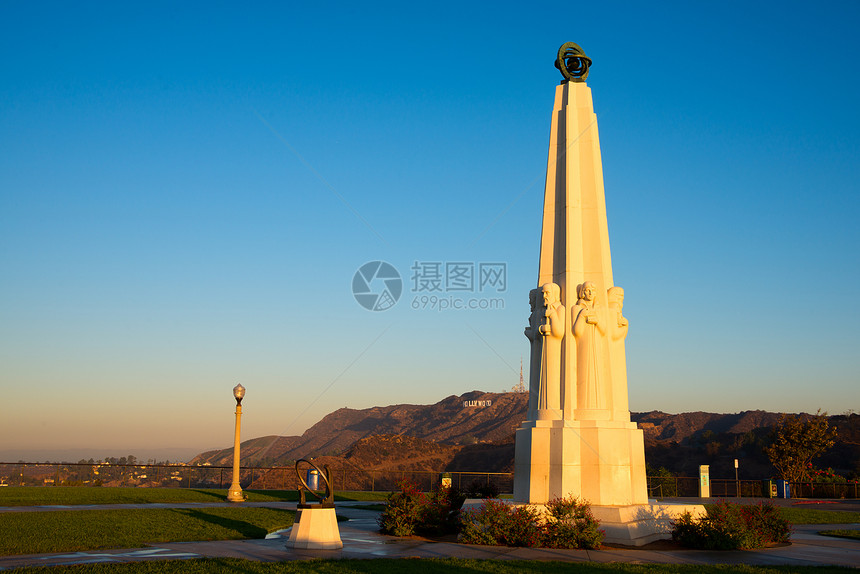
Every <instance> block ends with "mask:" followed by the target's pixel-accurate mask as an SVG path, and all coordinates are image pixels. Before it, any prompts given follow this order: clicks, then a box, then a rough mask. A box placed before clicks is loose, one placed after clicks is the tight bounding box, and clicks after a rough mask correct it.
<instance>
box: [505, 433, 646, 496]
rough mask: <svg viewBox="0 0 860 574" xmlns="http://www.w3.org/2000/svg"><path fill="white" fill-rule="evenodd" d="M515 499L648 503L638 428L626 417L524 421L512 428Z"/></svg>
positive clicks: (642, 452)
mask: <svg viewBox="0 0 860 574" xmlns="http://www.w3.org/2000/svg"><path fill="white" fill-rule="evenodd" d="M514 452H515V455H514V500H515V501H517V502H518V503H523V504H544V503H546V502H549V501H550V500H553V499H555V498H564V497H566V496H571V495H573V496H577V497H580V498H582V499H584V500H586V501H588V502H589V503H590V504H592V505H593V506H629V505H641V504H647V503H648V487H647V484H646V480H645V444H644V437H643V434H642V431H641V430H640V429H638V428H637V427H636V423H633V422H629V421H613V420H591V421H576V420H574V421H567V420H537V421H526V422H524V423H523V424H522V426H521V427H520V428H519V429H517V432H516V448H515V451H514Z"/></svg>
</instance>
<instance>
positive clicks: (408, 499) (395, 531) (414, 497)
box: [378, 480, 427, 536]
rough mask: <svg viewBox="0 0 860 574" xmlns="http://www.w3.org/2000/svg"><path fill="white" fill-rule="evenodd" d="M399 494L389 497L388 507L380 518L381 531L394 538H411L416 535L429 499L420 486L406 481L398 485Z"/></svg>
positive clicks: (392, 494)
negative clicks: (416, 529)
mask: <svg viewBox="0 0 860 574" xmlns="http://www.w3.org/2000/svg"><path fill="white" fill-rule="evenodd" d="M397 488H398V489H399V491H398V492H392V493H391V494H389V495H388V505H387V506H386V507H385V510H384V511H382V514H380V516H379V518H378V523H379V530H380V531H381V532H382V533H383V534H391V535H393V536H411V535H412V534H414V533H415V528H416V526H418V524H419V522H420V520H421V517H422V514H423V513H424V508H425V507H426V506H427V498H426V497H425V496H424V493H423V492H421V490H420V489H419V488H418V485H417V484H415V483H413V482H410V481H408V480H404V481H401V482H398V483H397Z"/></svg>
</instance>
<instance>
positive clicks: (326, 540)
mask: <svg viewBox="0 0 860 574" xmlns="http://www.w3.org/2000/svg"><path fill="white" fill-rule="evenodd" d="M286 545H287V548H307V549H311V550H334V549H337V548H343V542H342V541H341V539H340V529H339V528H338V527H337V516H335V512H334V507H320V506H318V505H314V506H313V507H310V508H299V509H298V510H297V511H296V520H295V522H294V523H293V528H292V530H291V531H290V539H289V540H287V543H286Z"/></svg>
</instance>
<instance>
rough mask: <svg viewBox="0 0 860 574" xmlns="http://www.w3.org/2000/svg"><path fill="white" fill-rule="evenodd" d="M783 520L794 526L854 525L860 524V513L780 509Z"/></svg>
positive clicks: (811, 509) (814, 509) (813, 509)
mask: <svg viewBox="0 0 860 574" xmlns="http://www.w3.org/2000/svg"><path fill="white" fill-rule="evenodd" d="M779 512H780V514H782V516H783V518H785V519H786V520H788V521H789V522H791V523H792V524H854V523H857V522H860V512H847V511H844V510H820V509H817V508H782V507H781V508H780V509H779Z"/></svg>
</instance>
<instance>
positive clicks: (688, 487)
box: [0, 462, 860, 498]
mask: <svg viewBox="0 0 860 574" xmlns="http://www.w3.org/2000/svg"><path fill="white" fill-rule="evenodd" d="M443 474H445V475H450V477H451V481H452V484H453V485H454V486H457V487H458V488H459V489H460V490H475V489H478V488H482V487H490V488H491V489H493V490H497V491H498V492H500V493H503V494H510V493H512V492H513V489H514V475H513V473H510V472H463V471H453V472H446V473H443V472H430V471H410V470H403V471H401V470H361V469H332V475H333V485H332V486H333V488H334V489H335V490H364V491H382V492H390V491H392V490H394V489H396V488H397V483H398V482H400V481H403V480H409V481H411V482H414V483H416V484H417V485H418V486H419V487H421V488H422V489H424V490H428V491H429V490H432V489H433V488H434V487H435V486H436V485H438V484H440V483H441V481H442V475H443ZM232 478H233V468H232V467H231V466H185V465H173V464H146V465H120V464H106V463H101V464H100V463H95V464H85V463H70V464H56V463H50V464H49V463H35V462H15V463H2V462H0V486H61V485H62V486H135V487H150V488H151V487H161V488H164V487H174V488H227V487H229V485H230V482H231V481H232ZM239 484H240V485H241V486H242V488H245V489H249V488H250V489H258V490H277V489H281V490H296V489H298V481H297V479H296V473H295V469H294V467H292V466H287V467H284V466H279V467H242V468H241V469H240V480H239ZM766 484H767V481H762V480H737V481H736V480H732V479H717V478H712V479H711V497H713V498H732V497H737V498H740V497H755V498H758V497H764V498H768V497H769V495H770V493H769V492H767V486H766ZM791 495H792V497H793V498H860V484H858V483H857V482H841V483H821V482H813V483H810V482H800V483H792V484H791ZM648 496H649V497H651V498H672V497H689V498H696V497H698V496H699V479H698V477H693V476H668V477H662V476H650V477H648Z"/></svg>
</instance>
